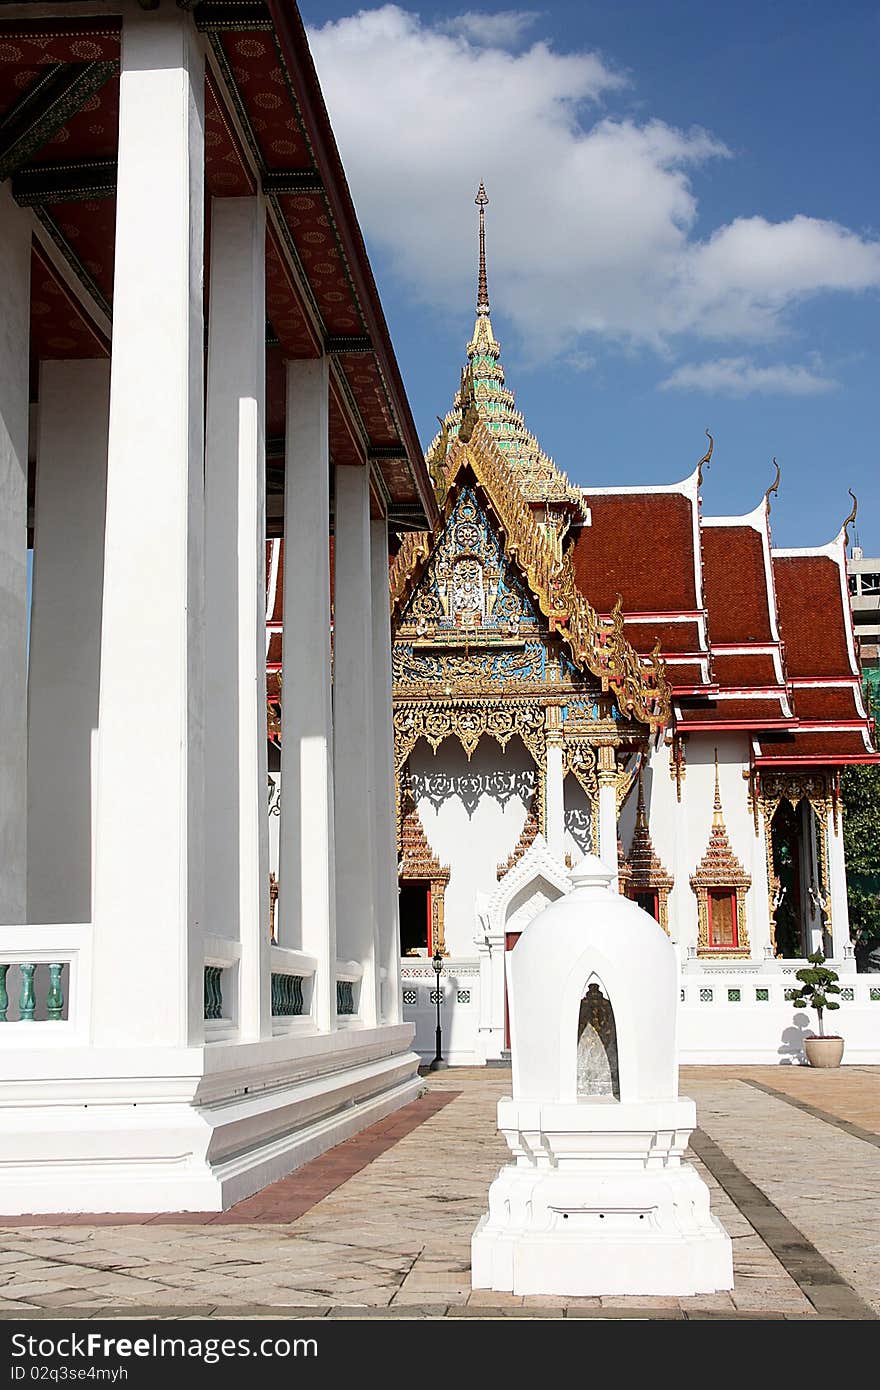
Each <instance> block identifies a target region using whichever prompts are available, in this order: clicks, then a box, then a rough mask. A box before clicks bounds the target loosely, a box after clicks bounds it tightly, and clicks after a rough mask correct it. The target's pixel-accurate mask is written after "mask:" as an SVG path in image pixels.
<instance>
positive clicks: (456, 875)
mask: <svg viewBox="0 0 880 1390" xmlns="http://www.w3.org/2000/svg"><path fill="white" fill-rule="evenodd" d="M409 770H410V777H411V779H412V783H413V791H414V793H415V796H416V803H417V805H418V809H419V815H420V817H421V820H422V825H423V826H424V829H425V835H426V836H427V839H428V843H429V844H430V846H431V849H432V851H433V852H434V854H436V855H437V857H438V859H439V860H440V863H441V864H448V865H449V868H450V871H451V872H450V879H449V885H448V887H447V889H446V948H447V950H448V951H449V952H450V954H451V955H453V956H462V955H464V956H471V955H473V949H474V898H475V895H476V893H477V892H479V891H482V892H484V893H491V892H492V891H493V890H494V889H495V888H496V887H497V884H498V879H497V876H496V869H497V866H498V864H499V863H501V862H502V861H504V860H506V859H507V857H508V855H509V854H510V853H511V851H512V850H513V849H514V847H515V845H516V842H517V840H518V839H519V837H520V833H521V832H522V828H523V825H524V824H525V819H526V814H527V808H528V798H527V797H524V796H521V795H516V794H514V795H510V796H508V795H507V789H508V787H509V786H510V785H511V784H513V785H516V786H519V787H522V786H523V785H524V784H525V783H526V780H527V779H529V780H528V785H533V784H534V776H535V773H536V768H535V763H534V761H533V759H532V758H531V757H530V755H529V753H528V752H527V750H526V748H525V747H524V745H523V743H522V741H521V740H520V739H518V738H513V739H511V740H510V742H509V743H508V745H507V747H506V748H505V749H502V748H501V747H500V746H499V745H498V744H497V743H496V742H495V741H494V739H489V738H484V739H482V740H481V742H480V743H479V744H478V746H477V748H476V750H475V751H474V754H473V756H472V757H471V759H470V761H468V758H467V755H466V754H465V752H464V750H463V748H462V747H461V745H460V744H459V743H458V741H457V740H454V739H451V738H449V739H446V741H445V742H444V743H441V745H440V747H439V749H438V750H437V752H436V754H435V753H433V752H432V750H431V748H430V747H429V746H428V745H427V744H425V743H424V742H420V743H419V744H418V745H417V747H416V748H415V749H414V750H413V752H412V754H411V755H410V760H409ZM493 784H494V785H493Z"/></svg>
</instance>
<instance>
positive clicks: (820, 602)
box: [773, 555, 855, 677]
mask: <svg viewBox="0 0 880 1390" xmlns="http://www.w3.org/2000/svg"><path fill="white" fill-rule="evenodd" d="M773 576H774V580H775V583H776V601H777V605H778V609H779V626H780V635H781V637H782V640H783V642H784V643H785V664H786V668H787V670H788V674H789V676H793V677H794V676H843V675H847V676H849V675H853V674H855V673H854V672H853V669H852V664H851V662H850V656H849V650H848V647H847V641H846V623H847V622H848V616H847V615H845V614H844V611H843V603H842V599H841V590H840V567H839V565H838V564H837V563H836V561H834V560H833V559H832V558H831V556H830V555H774V556H773Z"/></svg>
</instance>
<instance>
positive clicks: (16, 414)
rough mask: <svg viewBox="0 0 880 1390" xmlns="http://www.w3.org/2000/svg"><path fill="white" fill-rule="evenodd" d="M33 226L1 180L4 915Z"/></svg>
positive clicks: (21, 819) (22, 629)
mask: <svg viewBox="0 0 880 1390" xmlns="http://www.w3.org/2000/svg"><path fill="white" fill-rule="evenodd" d="M30 266H31V227H30V220H29V218H28V215H27V213H25V212H23V211H22V209H21V208H19V207H17V206H16V205H15V203H14V202H13V201H12V194H11V193H10V191H9V185H8V183H7V184H3V185H0V923H8V924H10V925H12V924H13V923H20V922H24V920H25V915H26V898H27V868H26V854H27V471H28V395H29V393H28V345H29V328H30V323H29V317H30V284H31V278H30Z"/></svg>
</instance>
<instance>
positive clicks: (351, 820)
mask: <svg viewBox="0 0 880 1390" xmlns="http://www.w3.org/2000/svg"><path fill="white" fill-rule="evenodd" d="M334 535H335V543H334V646H333V689H334V703H333V719H334V779H335V780H334V804H335V817H336V847H337V851H338V852H337V856H336V923H337V937H338V956H339V959H340V961H346V962H348V961H354V962H356V963H357V964H358V965H359V966H360V967H361V969H362V970H363V975H362V977H361V981H360V991H359V994H360V1003H359V1006H358V1009H357V1013H358V1016H359V1018H360V1019H361V1021H362V1022H363V1023H365V1024H367V1025H370V1026H371V1025H374V1024H375V1023H376V1019H377V984H378V979H377V975H378V962H377V960H376V948H375V925H374V923H375V915H376V897H375V878H376V852H375V837H376V834H377V827H376V824H375V785H376V783H375V772H374V759H375V752H374V724H373V700H374V678H373V645H372V644H373V613H372V594H371V574H372V563H371V546H370V479H369V473H368V471H367V469H366V467H351V466H339V467H337V469H336V512H335V532H334ZM286 611H287V612H288V613H289V610H286ZM288 621H289V618H288ZM282 798H283V792H282ZM282 804H283V800H282Z"/></svg>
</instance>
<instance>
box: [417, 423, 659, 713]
mask: <svg viewBox="0 0 880 1390" xmlns="http://www.w3.org/2000/svg"><path fill="white" fill-rule="evenodd" d="M462 490H464V491H465V492H468V491H469V490H470V491H472V492H473V493H474V495H475V496H478V497H479V498H481V499H482V502H483V503H484V504H485V515H486V516H487V518H489V519H491V521H492V524H493V526H494V528H495V530H496V534H497V536H498V538H499V540H500V541H501V543H502V544H503V551H504V555H505V556H506V557H507V558H508V559H509V560H510V561H512V562H513V564H512V568H513V570H514V571H515V572H518V574H519V576H520V580H521V581H522V584H523V586H524V587H525V590H526V591H527V592H528V593H529V594H531V595H532V596H533V597H534V599H535V601H536V604H537V608H538V610H539V611H540V613H541V614H542V615H543V617H544V619H546V622H547V630H548V633H549V634H556V635H557V637H558V638H561V639H562V642H563V644H564V648H565V650H566V654H567V656H568V657H569V658H570V660H571V661H572V662H573V664H574V666H575V667H577V668H578V670H579V671H581V672H584V673H587V672H589V673H590V674H592V675H593V676H594V677H596V678H597V679H598V681H599V682H600V683H601V689H602V691H603V693H609V692H610V693H611V694H613V696H614V698H615V700H616V703H617V705H618V707H619V710H620V712H621V714H622V715H623V716H624V718H628V719H633V720H638V721H641V722H642V723H646V724H650V725H651V726H652V727H654V728H657V727H662V726H663V725H664V724H665V723H666V722H667V721H668V718H669V711H670V690H669V684H668V681H667V678H666V671H665V667H664V664H663V662H662V661H661V660H660V657H659V652H658V651H656V650H655V652H654V653H653V654H652V657H651V658H650V659H649V660H647V661H642V660H641V659H640V658H639V657H638V656H637V655H636V653H635V650H634V649H633V647H632V646H631V645H630V643H629V642H628V641H627V639H626V637H625V635H624V628H623V618H622V616H621V613H620V608H619V605H618V606H617V607H616V608H615V609H614V611H613V612H612V614H611V616H610V618H607V619H601V618H599V617H598V615H597V614H596V612H595V610H594V609H593V608H592V606H591V605H590V604H589V603H588V601H587V600H586V598H585V597H584V595H583V594H582V593H581V592H580V590H579V589H578V586H577V583H576V581H575V578H574V571H573V569H572V565H571V562H570V559H569V557H568V556H567V555H563V556H561V557H560V556H559V555H558V553H557V551H556V548H555V547H554V545H553V543H552V541H551V540H548V538H547V535H546V533H545V530H544V527H543V526H542V525H541V524H540V522H539V521H538V520H537V518H536V516H535V514H534V513H533V512H532V510H531V508H530V507H529V506H528V504H527V502H526V501H525V500H524V498H523V497H522V494H521V493H520V491H519V489H518V488H516V487H515V486H512V480H511V474H510V469H509V467H508V465H507V463H506V461H505V459H504V458H503V456H502V455H501V453H500V451H499V450H498V448H497V446H496V444H495V441H494V439H493V437H492V435H491V433H490V432H489V430H488V429H487V427H486V426H485V425H483V424H478V425H476V426H475V428H474V430H473V433H472V435H471V437H470V439H469V440H468V441H467V442H464V441H462V440H460V439H459V440H457V441H456V442H455V443H454V444H453V445H452V447H451V449H450V452H449V462H448V471H447V493H446V498H445V504H444V518H445V519H444V524H443V526H442V528H441V530H440V532H439V533H438V536H437V538H436V539H433V540H432V539H431V538H428V537H426V536H424V534H422V535H420V536H419V537H417V538H416V537H413V538H412V539H409V538H408V540H407V541H405V542H404V544H403V545H402V546H401V549H400V551H399V552H398V555H397V557H396V559H395V561H394V564H393V565H392V569H391V593H392V614H394V613H395V612H397V613H401V614H402V613H403V611H404V610H406V612H407V614H409V612H410V609H409V599H410V596H411V595H412V594H413V592H414V590H415V589H416V587H417V586H418V585H419V583H420V581H421V579H422V576H423V575H424V574H425V572H426V570H427V568H428V567H429V565H430V562H431V559H432V557H433V555H434V553H435V551H436V549H437V546H438V543H441V542H442V541H443V538H444V537H446V536H448V534H449V529H448V526H447V523H448V522H449V520H450V518H452V517H453V516H454V515H455V508H456V506H457V501H458V497H459V494H460V493H461V492H462ZM453 534H454V522H453ZM484 592H485V581H484ZM509 592H511V593H512V592H513V590H510V591H509ZM471 611H472V612H473V611H475V610H473V609H472V610H471ZM412 616H413V617H414V618H415V619H416V621H418V617H417V615H416V614H415V613H413V614H412ZM438 621H439V619H438ZM476 628H477V624H476V623H471V624H469V626H468V628H467V632H468V634H469V644H470V646H474V645H476V643H475V637H476V635H477V633H476ZM426 634H427V628H426ZM396 636H397V637H398V640H399V622H398V625H397V633H396ZM511 640H513V639H511ZM516 640H520V639H516ZM475 659H476V658H475ZM562 667H563V663H561V662H560V671H562ZM468 674H469V678H470V677H472V678H473V679H474V680H475V681H478V678H479V673H478V671H477V670H476V668H475V669H474V671H473V672H470V673H468ZM505 689H506V690H508V689H509V687H508V686H507V685H506V684H505ZM395 693H396V694H397V693H402V692H398V691H397V690H396V691H395ZM448 693H450V694H451V693H453V691H452V689H450V691H449V692H448Z"/></svg>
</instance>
